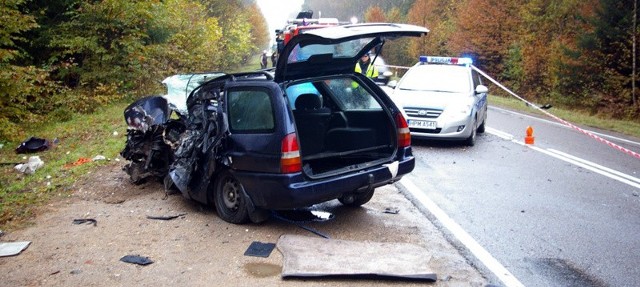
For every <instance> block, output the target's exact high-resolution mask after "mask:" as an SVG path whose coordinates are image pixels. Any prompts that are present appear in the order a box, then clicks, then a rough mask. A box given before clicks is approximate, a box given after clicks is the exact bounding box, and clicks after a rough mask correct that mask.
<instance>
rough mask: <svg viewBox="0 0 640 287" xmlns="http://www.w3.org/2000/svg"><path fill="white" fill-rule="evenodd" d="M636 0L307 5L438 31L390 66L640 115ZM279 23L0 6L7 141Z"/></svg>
mask: <svg viewBox="0 0 640 287" xmlns="http://www.w3.org/2000/svg"><path fill="white" fill-rule="evenodd" d="M272 1H274V3H277V2H278V1H277V0H272ZM635 5H637V0H634V1H614V0H581V1H579V0H565V1H559V0H533V1H515V0H503V1H496V0H456V1H452V0H360V1H330V0H305V2H304V5H303V9H310V10H313V11H315V12H316V14H315V15H316V16H318V15H319V14H320V13H321V15H322V17H335V18H338V19H339V20H341V21H348V20H349V19H350V18H351V17H352V16H356V17H358V18H359V19H361V22H399V23H411V24H416V25H420V26H424V27H427V28H429V29H430V30H431V32H430V33H429V35H428V36H427V37H423V38H420V39H412V40H408V39H400V40H395V41H390V42H389V43H388V44H387V45H385V48H384V50H383V55H384V57H385V59H386V61H387V63H388V64H393V65H403V66H410V65H412V64H414V63H415V62H416V60H417V59H418V56H419V55H447V56H470V57H472V58H473V59H474V64H475V65H476V66H478V67H479V68H480V69H482V70H483V71H485V72H487V73H488V74H489V75H491V76H492V77H494V78H496V79H498V80H499V81H500V82H501V83H503V84H505V85H506V86H508V87H510V88H511V89H512V90H514V91H515V92H516V93H518V94H520V95H523V96H524V97H525V98H527V99H528V100H530V101H533V102H537V103H551V104H553V105H557V106H563V107H570V108H573V109H579V110H582V111H586V112H588V113H590V114H593V115H599V116H603V117H606V118H614V119H626V120H633V121H640V103H639V101H638V96H637V94H636V93H634V90H636V89H635V86H637V77H636V76H635V74H636V72H635V67H636V66H637V65H636V62H635V58H636V57H637V54H638V52H637V49H635V43H636V42H637V36H638V35H637V29H636V22H635V21H636V17H637V9H636V7H635ZM283 24H284V23H283ZM271 32H272V31H269V30H268V28H267V24H266V21H265V19H264V17H263V16H262V14H261V13H260V10H259V8H258V6H257V5H256V3H255V0H224V1H223V0H141V1H127V0H57V1H49V0H6V1H2V2H1V3H0V143H2V142H6V141H10V140H13V141H15V140H21V139H24V138H25V135H24V131H23V127H24V126H25V125H30V124H34V123H39V122H43V121H65V120H68V119H70V118H71V117H72V116H73V114H74V113H78V112H83V113H90V112H92V111H93V110H94V109H96V108H97V107H100V106H103V105H108V104H110V103H113V102H116V101H119V100H121V99H123V98H125V97H127V98H128V97H140V96H143V95H149V94H153V93H160V92H162V86H161V85H160V84H159V80H161V79H163V78H164V77H166V76H168V75H171V74H175V73H185V72H198V71H211V70H228V69H232V68H235V67H238V66H240V65H243V64H246V63H247V61H248V60H249V59H250V58H251V57H252V56H255V55H256V54H258V53H259V51H260V50H262V49H264V48H266V47H268V45H269V39H270V36H271V35H270V33H271ZM492 92H494V93H497V92H499V91H498V90H497V89H493V90H492Z"/></svg>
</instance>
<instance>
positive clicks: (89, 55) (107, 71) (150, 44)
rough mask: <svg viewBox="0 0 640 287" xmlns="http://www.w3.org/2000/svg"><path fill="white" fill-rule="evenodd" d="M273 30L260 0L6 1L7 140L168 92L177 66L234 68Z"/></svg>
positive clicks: (1, 138)
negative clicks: (167, 81) (31, 128)
mask: <svg viewBox="0 0 640 287" xmlns="http://www.w3.org/2000/svg"><path fill="white" fill-rule="evenodd" d="M269 33H270V32H269V31H268V28H267V24H266V21H265V19H264V17H263V16H262V13H261V11H260V9H259V7H258V6H257V5H256V4H255V1H253V0H140V1H130V0H99V1H95V0H57V1H50V0H6V1H1V2H0V143H2V142H6V141H11V140H14V141H15V140H21V139H24V138H25V135H24V126H26V125H30V124H37V123H40V122H45V121H65V120H69V119H70V118H71V117H72V116H73V114H74V113H78V112H80V113H90V112H92V111H93V110H95V109H96V108H98V107H101V106H104V105H107V104H110V103H113V102H116V101H119V100H122V99H123V98H125V97H126V98H134V97H140V96H143V95H149V94H157V93H161V92H163V90H162V85H160V82H159V81H160V80H162V79H164V78H165V77H167V76H169V75H172V74H176V73H189V72H203V71H212V70H214V71H219V70H228V69H230V68H236V67H238V66H239V65H242V64H244V63H246V62H247V61H248V60H249V59H250V58H251V57H253V56H254V55H256V54H258V52H259V51H260V50H262V49H263V48H264V47H266V46H267V45H268V42H269V39H270V34H269Z"/></svg>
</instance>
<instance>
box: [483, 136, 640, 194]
mask: <svg viewBox="0 0 640 287" xmlns="http://www.w3.org/2000/svg"><path fill="white" fill-rule="evenodd" d="M487 133H490V134H492V135H495V136H497V137H500V138H503V139H505V140H509V141H511V142H513V143H516V144H519V145H523V146H526V147H529V148H531V149H533V150H535V151H539V152H541V153H544V154H546V155H548V156H551V157H554V158H557V159H559V160H562V161H565V162H568V163H571V164H573V165H576V166H579V167H582V168H584V169H588V170H590V171H593V172H595V173H598V174H600V175H604V176H606V177H608V178H611V179H613V180H617V181H619V182H622V183H624V184H627V185H630V186H633V187H635V188H638V189H640V179H638V178H637V177H633V176H631V175H628V174H625V173H622V172H619V171H617V170H614V169H611V168H608V167H605V166H601V165H599V164H596V163H594V162H590V161H588V160H585V159H582V158H579V157H576V156H573V155H570V154H567V153H564V152H561V151H558V150H555V149H543V148H539V147H537V146H534V145H528V144H525V143H524V142H521V141H518V140H515V139H514V137H513V135H510V134H508V133H505V132H503V131H499V130H496V129H493V128H490V127H487Z"/></svg>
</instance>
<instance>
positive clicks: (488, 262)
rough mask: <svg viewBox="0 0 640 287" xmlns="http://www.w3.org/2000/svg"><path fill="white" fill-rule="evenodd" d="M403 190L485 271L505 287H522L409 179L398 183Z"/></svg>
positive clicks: (403, 179) (516, 279)
mask: <svg viewBox="0 0 640 287" xmlns="http://www.w3.org/2000/svg"><path fill="white" fill-rule="evenodd" d="M398 183H399V184H401V185H402V186H403V187H404V189H406V190H407V191H408V192H410V193H411V195H412V196H413V197H414V198H415V199H416V200H418V201H419V202H420V203H421V204H422V205H423V206H424V207H425V208H427V210H428V211H429V212H430V213H431V214H433V216H435V217H436V219H438V221H439V222H440V223H441V224H442V226H443V227H444V228H446V229H447V230H449V232H451V234H453V236H455V238H456V239H458V240H459V241H460V243H462V244H463V245H464V246H465V247H466V248H467V249H468V250H469V251H470V252H471V253H472V254H473V255H474V256H475V257H476V258H478V260H480V262H482V264H484V265H485V266H486V267H487V269H489V270H490V271H491V272H492V273H493V274H495V275H496V277H498V279H500V281H502V283H503V284H504V285H505V286H507V287H511V286H513V287H520V286H524V284H522V283H521V282H520V281H519V280H518V278H516V277H515V276H513V274H511V272H509V270H507V268H505V267H504V266H503V265H502V264H500V262H498V260H496V259H495V258H494V257H493V256H492V255H491V254H490V253H489V252H488V251H487V250H485V249H484V248H483V247H482V246H481V245H480V244H479V243H478V242H477V241H476V240H475V239H473V237H471V235H469V233H467V232H466V231H465V230H464V229H462V227H461V226H460V225H458V224H457V223H456V222H455V221H453V219H451V217H449V216H448V215H447V214H446V213H445V212H444V211H443V210H442V209H440V207H438V205H436V204H435V202H433V201H432V200H431V199H430V198H429V197H428V196H427V195H426V194H425V193H424V192H423V191H422V190H420V188H419V187H417V186H416V185H415V184H414V183H413V182H412V181H411V180H410V179H408V178H407V177H403V178H402V179H401V180H400V181H399V182H398Z"/></svg>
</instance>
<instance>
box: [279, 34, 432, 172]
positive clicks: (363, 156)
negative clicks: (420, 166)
mask: <svg viewBox="0 0 640 287" xmlns="http://www.w3.org/2000/svg"><path fill="white" fill-rule="evenodd" d="M427 32H428V30H427V29H425V28H423V27H418V26H413V25H404V24H361V25H344V26H337V27H331V28H323V29H317V30H313V31H309V32H307V33H305V34H303V35H299V36H296V37H294V38H293V39H292V40H291V41H290V42H289V43H288V44H287V46H285V48H284V50H283V54H282V55H281V57H280V58H279V60H278V65H277V68H276V71H275V81H276V82H279V83H283V84H284V85H285V87H286V96H287V98H288V100H289V104H290V108H291V110H292V114H293V116H294V120H295V125H296V130H297V133H298V142H299V145H300V154H301V157H302V164H303V170H304V172H305V174H306V175H307V176H309V177H312V178H318V177H325V176H329V175H335V174H341V173H345V172H353V171H356V170H362V169H365V168H368V167H372V166H376V165H381V164H384V163H389V162H392V161H394V158H395V155H396V152H397V150H398V144H397V143H398V138H397V129H398V127H397V125H396V119H395V114H397V113H399V110H398V108H397V107H396V106H395V105H394V104H393V102H392V101H391V100H390V99H389V98H388V96H387V95H386V94H385V93H384V92H383V91H382V90H380V88H379V87H378V86H377V85H375V83H373V82H372V81H370V80H369V79H367V78H365V77H364V76H362V75H359V74H356V73H355V72H354V67H355V65H356V62H357V61H358V59H359V58H360V57H361V56H362V55H363V54H365V53H368V52H369V51H370V50H373V49H374V47H376V46H379V45H381V44H383V43H384V41H385V39H388V38H396V37H401V36H415V37H417V36H422V35H424V34H426V33H427ZM376 50H378V51H379V50H380V49H376Z"/></svg>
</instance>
